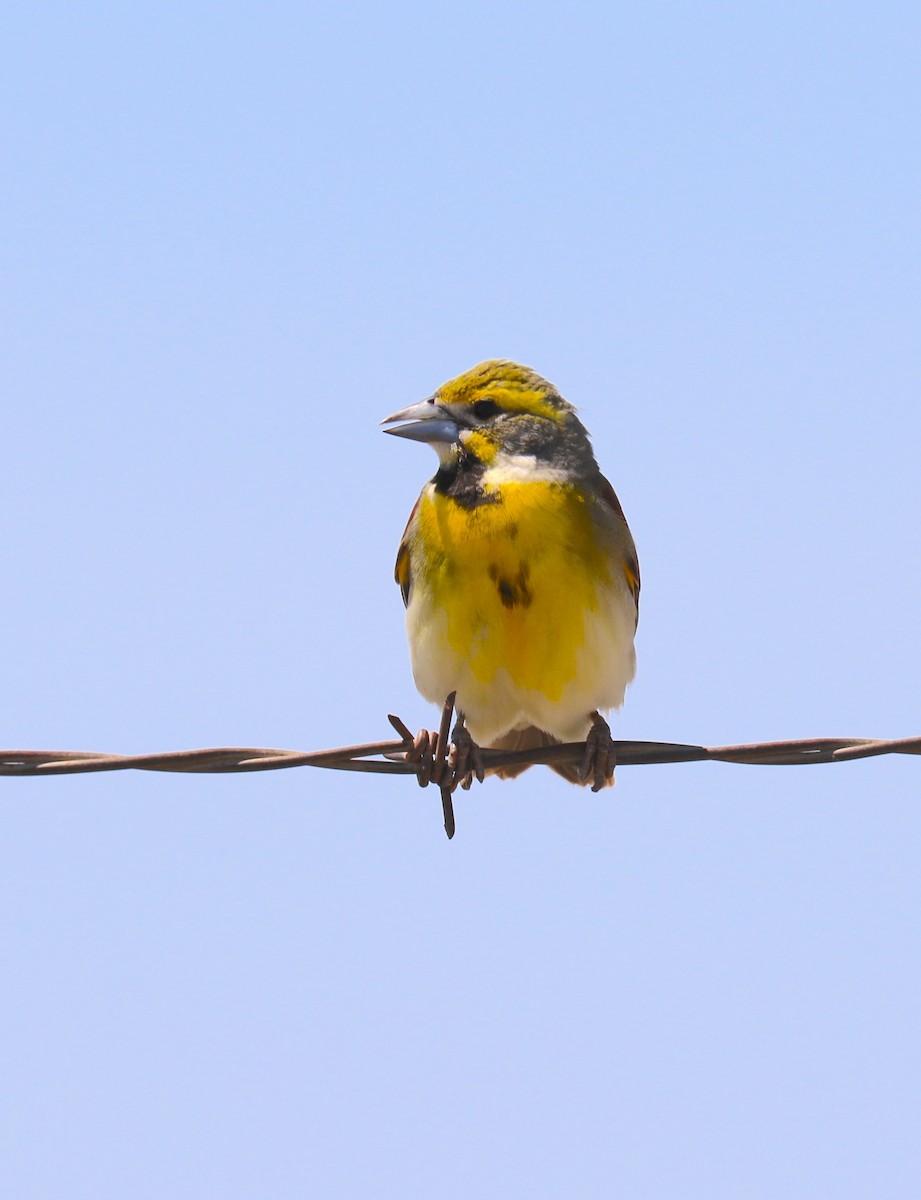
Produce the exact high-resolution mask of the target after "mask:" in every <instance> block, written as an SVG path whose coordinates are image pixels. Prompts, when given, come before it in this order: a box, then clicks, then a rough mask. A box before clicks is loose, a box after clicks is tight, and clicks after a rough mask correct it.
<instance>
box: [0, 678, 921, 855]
mask: <svg viewBox="0 0 921 1200" xmlns="http://www.w3.org/2000/svg"><path fill="white" fill-rule="evenodd" d="M453 710H454V697H453V695H452V696H449V697H448V699H447V700H446V702H445V705H444V709H443V711H442V716H441V723H440V725H439V728H438V730H437V731H435V732H429V731H427V730H421V731H420V732H419V733H418V734H415V735H413V733H412V732H411V731H410V730H409V728H408V727H407V726H406V725H405V724H404V723H403V721H401V720H400V718H399V717H395V716H393V715H392V714H391V715H390V716H389V717H388V720H389V721H390V723H391V725H392V726H393V727H394V729H395V730H396V732H397V733H398V734H399V735H400V737H399V740H393V739H391V740H389V741H380V742H367V743H364V744H362V745H357V746H339V747H336V748H333V749H329V750H308V751H302V750H273V749H268V748H264V747H253V746H223V747H218V748H214V749H204V750H174V751H169V752H166V753H163V754H99V753H95V752H93V751H86V750H0V776H2V775H9V776H31V777H36V776H42V775H79V774H86V773H88V772H94V771H171V772H181V773H191V774H211V775H214V774H236V773H241V772H246V771H278V770H284V769H286V768H289V767H323V768H326V769H327V770H334V771H363V772H367V773H373V774H379V775H415V777H416V779H417V780H418V782H419V784H420V786H422V787H425V786H426V785H428V784H429V783H435V784H436V785H437V786H438V787H439V790H440V792H441V799H442V808H443V814H444V822H445V832H446V833H447V835H448V837H449V838H450V837H453V836H454V827H455V825H454V812H453V806H452V799H451V797H452V793H453V792H454V790H455V788H457V787H458V786H460V787H463V788H468V787H469V786H470V784H471V782H472V775H471V774H470V773H469V772H465V773H464V774H458V772H457V770H456V762H455V759H454V756H453V753H452V746H451V742H450V739H449V736H448V731H449V728H450V723H451V716H452V713H453ZM613 745H614V751H615V754H616V758H617V765H618V766H632V767H636V766H651V765H657V764H664V763H685V762H704V761H708V762H724V763H740V764H746V765H750V766H800V765H805V764H807V763H827V762H851V761H853V760H854V759H858V758H873V757H876V756H878V755H881V754H921V737H908V738H895V739H890V740H879V739H876V738H798V739H792V740H789V741H782V742H752V743H747V744H740V745H734V746H693V745H685V744H683V743H678V742H640V741H615V742H614V743H613ZM585 749H586V747H585V743H584V742H567V743H564V744H561V745H555V746H542V747H539V748H535V749H529V750H487V749H483V750H481V751H480V753H481V755H482V765H483V768H484V769H485V773H486V774H490V773H492V772H494V771H496V770H498V769H500V768H503V767H525V766H539V765H545V766H552V765H563V764H568V765H578V764H579V763H581V762H582V761H583V758H584V756H585Z"/></svg>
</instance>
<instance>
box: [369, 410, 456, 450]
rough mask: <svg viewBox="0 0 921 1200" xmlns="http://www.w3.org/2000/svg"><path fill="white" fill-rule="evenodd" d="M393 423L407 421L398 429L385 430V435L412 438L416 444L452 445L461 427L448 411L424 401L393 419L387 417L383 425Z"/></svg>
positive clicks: (397, 413) (395, 414) (400, 412)
mask: <svg viewBox="0 0 921 1200" xmlns="http://www.w3.org/2000/svg"><path fill="white" fill-rule="evenodd" d="M393 421H406V422H407V424H405V425H399V426H397V428H396V429H385V430H384V433H393V434H396V436H397V437H405V438H411V439H412V440H413V441H414V442H436V443H437V442H444V443H448V444H450V443H451V442H456V441H457V435H458V432H459V427H458V424H457V422H456V421H455V420H454V418H453V417H452V416H451V414H450V413H449V412H448V410H447V409H445V408H442V407H441V405H440V404H436V403H435V401H434V400H423V401H421V403H419V404H413V405H411V406H410V407H409V408H402V409H400V411H399V412H395V413H394V414H393V416H392V417H385V418H384V419H383V421H381V424H382V425H389V424H391V422H393Z"/></svg>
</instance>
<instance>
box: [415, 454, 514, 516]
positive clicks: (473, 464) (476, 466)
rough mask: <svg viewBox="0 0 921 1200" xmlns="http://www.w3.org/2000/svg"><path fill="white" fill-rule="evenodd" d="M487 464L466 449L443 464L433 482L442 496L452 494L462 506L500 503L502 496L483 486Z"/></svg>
mask: <svg viewBox="0 0 921 1200" xmlns="http://www.w3.org/2000/svg"><path fill="white" fill-rule="evenodd" d="M485 474H486V464H485V463H483V462H480V460H479V459H478V458H474V456H473V455H472V454H467V453H466V452H464V451H461V453H460V454H459V455H458V456H457V458H456V459H455V460H454V461H453V462H452V463H449V464H447V465H446V466H441V467H439V468H438V470H437V472H436V473H435V477H434V479H433V480H432V482H433V483H434V485H435V491H436V492H438V494H439V495H440V496H450V497H451V499H452V500H453V501H454V502H455V503H456V504H459V505H460V506H461V508H479V506H480V505H481V504H499V503H501V501H500V497H499V496H498V495H497V494H496V493H494V492H487V491H486V490H485V488H484V487H483V476H484V475H485Z"/></svg>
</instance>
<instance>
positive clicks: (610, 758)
mask: <svg viewBox="0 0 921 1200" xmlns="http://www.w3.org/2000/svg"><path fill="white" fill-rule="evenodd" d="M616 762H617V760H616V757H615V755H614V739H613V738H612V737H611V727H610V725H609V724H608V723H607V721H606V720H605V719H604V717H603V716H602V715H601V713H598V712H594V713H592V727H591V729H590V730H589V731H588V737H587V738H586V739H585V754H584V755H583V757H582V762H581V764H580V766H579V777H580V778H581V779H583V780H585V782H586V783H587V782H588V780H589V779H593V781H594V782H593V784H592V791H593V792H600V791H601V789H602V788H605V787H612V786H613V784H614V767H615V765H616Z"/></svg>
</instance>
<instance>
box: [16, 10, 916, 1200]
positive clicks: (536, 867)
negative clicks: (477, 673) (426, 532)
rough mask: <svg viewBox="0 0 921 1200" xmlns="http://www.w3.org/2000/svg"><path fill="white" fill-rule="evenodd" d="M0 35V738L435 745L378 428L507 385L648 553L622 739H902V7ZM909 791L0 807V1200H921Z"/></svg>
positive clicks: (729, 773) (410, 473)
mask: <svg viewBox="0 0 921 1200" xmlns="http://www.w3.org/2000/svg"><path fill="white" fill-rule="evenodd" d="M2 29H3V38H4V45H5V48H6V67H5V70H4V72H3V80H2V82H0V100H2V108H3V112H4V114H5V116H4V122H3V135H2V136H3V147H4V148H3V161H4V186H3V189H2V193H0V217H2V219H0V237H2V239H3V260H4V270H3V272H2V276H3V279H2V282H0V294H2V303H3V326H4V329H5V331H6V337H5V339H4V341H5V343H6V346H5V353H4V355H3V356H2V362H0V384H2V396H3V414H4V417H3V435H4V444H5V454H4V470H3V472H2V474H0V492H2V504H0V539H2V541H0V544H2V547H3V556H4V562H5V570H4V572H3V580H2V585H0V614H2V620H3V627H4V629H5V631H6V636H5V639H4V643H5V649H4V654H3V666H4V669H3V691H4V696H5V702H4V703H3V706H2V708H3V733H2V735H0V741H2V742H4V743H5V744H6V745H7V746H9V747H11V748H33V749H63V748H67V749H81V750H90V749H91V750H103V751H114V752H122V753H141V752H145V751H160V750H167V749H181V748H192V747H197V746H210V745H214V746H218V745H234V744H245V745H257V746H279V747H286V748H298V749H310V748H320V747H326V746H333V745H343V744H349V743H352V742H356V741H365V740H368V741H370V740H376V739H378V738H380V737H383V736H386V735H387V733H388V728H389V727H388V726H387V724H386V717H385V714H386V713H387V712H388V711H395V712H398V713H400V714H401V715H402V716H403V718H404V719H405V720H406V721H407V722H408V723H409V724H410V725H411V726H412V727H414V728H415V727H418V726H421V725H423V724H426V723H431V722H432V721H434V719H435V714H434V712H433V710H431V709H430V708H429V707H428V706H427V705H426V704H425V703H424V702H423V701H422V700H421V699H420V698H419V697H418V696H417V694H416V692H415V690H414V688H413V684H412V679H411V676H410V671H409V666H408V656H407V653H406V648H405V644H404V636H403V630H402V620H403V616H402V605H401V602H400V598H399V594H398V591H397V589H396V588H395V586H394V585H393V583H392V578H391V574H392V566H393V559H394V555H395V551H396V546H397V543H398V540H399V536H400V533H401V530H402V528H403V523H404V521H405V519H406V516H407V515H408V512H409V509H410V507H411V505H412V503H413V500H414V498H415V496H416V494H417V492H418V490H419V488H420V487H421V485H422V483H423V482H424V480H425V479H426V478H427V477H428V475H430V474H431V472H432V470H433V466H434V460H433V459H432V457H431V454H430V452H428V451H427V450H426V449H425V448H424V447H419V446H415V445H412V444H409V443H401V442H399V441H396V440H395V439H385V438H383V437H382V436H381V434H380V431H379V428H378V421H379V420H380V418H382V417H383V416H385V415H386V414H388V413H390V412H392V411H394V410H395V409H397V408H400V407H404V406H405V405H407V404H409V403H412V402H414V401H416V400H418V399H421V398H422V397H424V396H426V395H428V394H430V393H431V391H432V390H433V389H434V387H436V386H437V385H438V384H439V383H441V382H442V381H443V380H445V379H447V378H450V377H451V376H453V375H455V374H457V373H458V372H460V371H462V370H464V369H466V368H467V367H469V366H472V365H473V364H474V363H475V362H477V361H479V360H481V359H484V358H488V357H496V356H501V357H512V358H517V359H519V360H521V361H523V362H526V363H528V364H530V365H532V366H534V367H535V368H537V369H538V370H539V371H541V373H542V374H544V375H546V376H547V377H548V378H550V379H552V380H554V381H555V382H556V383H557V384H558V385H559V387H560V389H561V391H562V392H563V394H564V395H565V396H566V397H567V398H568V399H569V400H571V401H572V402H573V403H575V404H576V405H577V406H578V407H579V409H580V412H581V413H582V416H583V418H584V420H585V423H586V424H587V426H588V427H589V429H590V430H591V432H592V434H593V437H594V442H595V447H596V451H597V455H598V458H599V460H600V462H601V464H602V466H603V467H604V469H605V471H606V473H607V474H608V475H609V476H610V477H611V479H612V481H613V482H614V484H615V487H616V488H617V490H618V492H619V494H620V498H621V501H622V503H623V505H624V508H625V510H626V512H627V515H628V517H629V519H630V522H631V526H632V528H633V531H634V534H635V536H636V541H637V545H638V548H639V554H640V561H641V565H642V569H643V581H644V592H643V604H642V617H641V623H640V630H639V636H638V643H637V645H638V657H639V673H638V676H637V680H636V683H635V684H634V686H633V687H632V689H631V690H630V692H629V693H628V697H627V704H626V706H625V708H624V710H623V713H622V714H621V716H620V717H619V718H618V719H617V722H616V727H615V729H616V735H619V736H621V737H624V738H641V739H649V740H674V741H682V742H685V741H686V742H702V743H707V744H721V743H728V742H737V741H759V740H767V739H774V738H785V737H810V736H821V735H841V736H866V737H898V736H908V735H912V734H921V710H919V704H918V699H917V680H918V677H919V673H921V643H919V639H918V636H917V624H918V619H917V614H918V611H919V608H921V571H919V569H918V534H917V526H918V513H919V511H921V482H919V471H918V450H919V434H921V406H919V402H918V396H919V385H921V361H919V349H918V345H919V343H918V329H919V323H921V314H919V283H921V262H919V245H921V238H919V235H921V215H919V214H921V203H919V201H921V195H919V190H921V189H919V184H921V156H919V150H921V147H919V136H918V128H919V115H921V114H919V100H921V85H919V82H918V71H917V63H918V60H919V52H921V45H919V42H921V37H919V34H921V20H919V16H918V12H917V9H916V6H912V5H908V4H897V3H893V4H883V5H877V6H870V5H859V4H844V5H826V4H820V3H806V4H797V5H793V4H780V5H777V4H775V5H763V4H754V5H745V6H732V5H719V4H704V5H693V6H691V5H681V4H677V3H665V2H663V3H653V4H648V5H644V6H623V5H601V4H571V5H560V4H546V3H536V4H531V5H518V4H507V5H499V6H492V5H485V4H480V3H469V4H466V5H463V6H461V5H437V4H436V5H431V4H429V5H421V4H419V5H415V4H397V5H396V6H391V7H389V8H387V7H383V6H377V5H367V4H343V5H339V6H336V7H335V8H333V7H332V6H320V5H317V6H311V5H296V4H293V3H290V2H287V0H279V2H277V3H268V4H261V5H252V4H223V5H217V4H207V3H203V2H199V0H191V2H190V3H186V4H184V5H178V4H170V3H164V4H159V5H157V6H148V5H128V4H117V3H99V4H90V5H81V6H73V5H63V4H39V5H28V6H27V5H24V4H14V5H12V6H8V7H7V9H6V11H5V12H4V15H3V17H2ZM919 770H921V765H919V763H918V762H917V760H915V759H911V758H902V759H895V758H891V759H884V758H881V759H875V760H870V761H866V762H856V763H851V764H847V765H840V766H822V767H813V768H809V769H807V768H802V767H798V768H756V767H743V766H726V765H717V764H706V763H698V764H689V765H686V766H662V767H642V768H640V767H634V768H623V769H622V770H621V771H620V772H619V775H618V786H617V788H616V789H615V791H614V792H613V793H610V792H608V793H605V794H603V795H600V796H592V795H586V794H583V793H582V792H581V791H579V792H577V791H576V790H575V789H572V788H571V787H569V786H568V785H567V784H566V783H564V782H563V781H562V780H560V779H558V778H557V777H555V776H553V775H552V774H551V773H550V772H542V771H537V770H535V771H531V772H530V773H528V774H526V775H525V776H523V777H522V778H521V779H519V780H518V781H516V782H514V783H506V784H502V783H499V782H497V781H490V782H488V783H487V784H486V785H485V786H484V787H482V788H476V789H474V790H473V791H472V792H471V793H469V795H465V796H462V797H461V798H459V800H458V802H457V810H458V835H457V837H456V838H455V839H454V841H453V842H451V843H448V842H447V841H446V840H445V838H444V834H443V832H442V830H441V821H440V806H439V803H438V799H437V795H436V794H434V793H433V792H431V791H430V792H420V791H419V790H418V789H417V788H416V787H415V786H414V784H413V783H412V782H411V781H409V780H406V779H372V778H369V777H364V776H355V775H349V774H342V775H339V774H335V773H325V772H320V771H307V770H298V771H283V772H274V773H266V774H256V775H245V776H240V777H233V776H226V777H221V776H215V777H200V778H197V777H194V776H190V777H186V778H183V777H178V776H177V777H170V776H156V775H142V774H138V775H133V774H124V775H119V774H111V775H98V776H87V777H72V778H71V777H58V778H47V779H43V780H31V779H8V780H6V781H4V784H3V789H4V793H5V804H4V806H3V811H2V840H3V846H4V851H3V868H2V883H0V897H2V910H0V920H2V925H0V963H2V971H3V980H4V983H3V987H2V989H0V1031H2V1039H3V1048H2V1062H3V1072H2V1076H3V1082H2V1085H0V1086H2V1089H3V1093H4V1101H3V1108H4V1117H3V1120H2V1122H0V1149H2V1154H0V1160H2V1162H3V1164H4V1167H3V1172H4V1174H5V1175H6V1176H7V1180H6V1182H5V1183H4V1192H5V1194H8V1195H11V1196H13V1195H15V1196H22V1197H30V1198H32V1197H35V1198H40V1200H44V1198H45V1197H49V1198H50V1197H58V1196H61V1195H67V1196H68V1197H71V1198H73V1200H82V1198H83V1197H87V1198H89V1197H92V1198H93V1200H108V1198H109V1197H113V1198H114V1197H118V1198H119V1200H121V1198H123V1197H125V1196H131V1197H133V1198H134V1197H137V1198H142V1197H161V1196H164V1195H169V1196H171V1197H174V1198H176V1200H185V1198H186V1197H189V1198H192V1197H195V1198H198V1197H201V1196H210V1195H213V1196H220V1197H222V1198H235V1197H240V1198H243V1197H246V1198H249V1197H252V1196H257V1195H258V1196H271V1197H289V1196H291V1197H294V1196H303V1195H306V1194H317V1195H323V1196H329V1197H342V1198H348V1200H351V1198H352V1197H366V1196H374V1197H400V1198H403V1197H407V1196H417V1195H419V1196H429V1195H432V1196H438V1197H444V1198H446V1200H453V1198H454V1197H457V1198H460V1197H464V1198H466V1197H469V1196H478V1197H484V1198H491V1197H500V1196H501V1197H507V1196H510V1195H511V1196H514V1195H528V1196H530V1197H536V1198H540V1200H543V1198H544V1197H547V1198H550V1197H561V1196H567V1197H568V1196H580V1197H604V1198H608V1197H611V1196H623V1197H629V1198H630V1200H646V1198H649V1200H659V1198H660V1197H662V1198H664V1197H669V1198H671V1197H674V1196H682V1197H686V1196H706V1197H707V1198H708V1200H716V1198H720V1197H726V1198H727V1200H729V1198H733V1200H734V1198H736V1197H739V1196H743V1195H744V1196H746V1197H765V1198H767V1197H770V1198H772V1200H773V1198H774V1197H776V1196H778V1195H783V1196H785V1197H792V1198H799V1197H810V1198H812V1197H815V1196H835V1197H836V1198H837V1200H841V1198H850V1197H866V1196H886V1197H902V1196H905V1197H913V1196H916V1195H917V1194H918V1189H919V1187H921V1153H919V1149H918V1139H917V1114H918V1111H919V1102H921V1085H919V1082H918V1081H919V1078H921V1036H919V1031H918V1021H917V1013H918V1007H919V1001H921V977H919V964H921V919H919V915H918V914H919V912H921V883H919V872H918V858H919V850H921V805H919V802H918V796H919Z"/></svg>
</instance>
